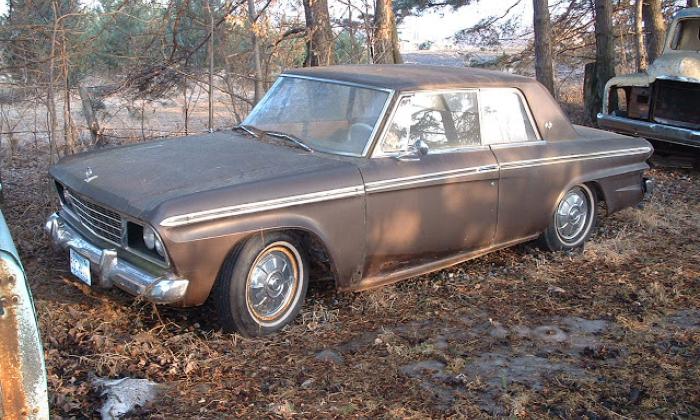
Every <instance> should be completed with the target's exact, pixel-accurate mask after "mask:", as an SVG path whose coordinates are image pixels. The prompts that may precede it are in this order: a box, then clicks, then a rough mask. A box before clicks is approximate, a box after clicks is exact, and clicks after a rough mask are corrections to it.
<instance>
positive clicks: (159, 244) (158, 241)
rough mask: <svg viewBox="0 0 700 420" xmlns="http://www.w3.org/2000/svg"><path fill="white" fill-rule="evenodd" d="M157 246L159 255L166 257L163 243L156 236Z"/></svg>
mask: <svg viewBox="0 0 700 420" xmlns="http://www.w3.org/2000/svg"><path fill="white" fill-rule="evenodd" d="M155 248H156V252H157V253H158V255H160V256H161V257H163V258H165V249H163V243H162V242H161V241H160V239H158V238H156V244H155Z"/></svg>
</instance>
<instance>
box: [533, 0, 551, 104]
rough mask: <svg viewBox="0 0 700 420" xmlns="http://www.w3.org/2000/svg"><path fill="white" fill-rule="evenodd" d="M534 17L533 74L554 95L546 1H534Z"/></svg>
mask: <svg viewBox="0 0 700 420" xmlns="http://www.w3.org/2000/svg"><path fill="white" fill-rule="evenodd" d="M533 7H534V17H535V74H536V75H537V81H539V82H540V83H542V84H543V85H544V86H545V87H546V88H547V89H548V90H549V91H550V92H551V93H552V95H554V71H553V69H552V31H551V22H550V20H549V5H548V1H547V0H534V1H533Z"/></svg>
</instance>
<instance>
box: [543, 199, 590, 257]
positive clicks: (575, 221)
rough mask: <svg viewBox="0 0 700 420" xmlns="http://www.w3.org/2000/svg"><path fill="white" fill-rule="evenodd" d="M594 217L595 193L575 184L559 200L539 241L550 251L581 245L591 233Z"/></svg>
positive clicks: (569, 248) (564, 249)
mask: <svg viewBox="0 0 700 420" xmlns="http://www.w3.org/2000/svg"><path fill="white" fill-rule="evenodd" d="M595 219H596V196H595V193H594V192H593V190H591V189H590V188H589V187H588V186H586V185H577V186H575V187H573V188H571V189H570V190H569V191H567V192H566V194H564V197H562V199H561V201H559V204H558V205H557V210H556V211H555V212H554V215H553V217H552V219H551V222H550V224H549V226H547V230H545V231H544V233H543V234H542V237H541V242H542V244H543V245H544V246H545V247H546V248H547V249H549V250H550V251H566V250H571V249H575V248H578V247H581V246H582V245H583V243H584V242H585V241H586V239H588V237H589V236H590V235H591V232H592V231H593V225H594V221H595Z"/></svg>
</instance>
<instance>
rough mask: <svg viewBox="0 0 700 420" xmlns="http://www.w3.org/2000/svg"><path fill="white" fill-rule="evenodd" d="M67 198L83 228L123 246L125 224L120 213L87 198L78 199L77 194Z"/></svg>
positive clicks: (68, 195)
mask: <svg viewBox="0 0 700 420" xmlns="http://www.w3.org/2000/svg"><path fill="white" fill-rule="evenodd" d="M64 194H65V193H64ZM65 198H66V201H67V202H68V204H69V205H70V208H71V210H73V212H74V213H75V215H76V216H78V219H80V222H81V223H82V224H83V226H85V227H86V228H88V229H89V230H90V231H91V232H92V233H94V234H95V235H97V236H99V237H101V238H103V239H106V240H108V241H110V242H113V243H115V244H117V245H120V244H121V241H122V236H123V223H122V217H121V216H120V215H119V213H116V212H114V211H112V210H109V209H106V208H104V207H102V206H101V205H99V204H97V203H95V202H93V201H90V200H88V199H86V198H83V197H78V196H77V195H76V194H75V193H71V192H69V193H68V194H65Z"/></svg>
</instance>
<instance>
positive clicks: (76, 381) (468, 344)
mask: <svg viewBox="0 0 700 420" xmlns="http://www.w3.org/2000/svg"><path fill="white" fill-rule="evenodd" d="M19 155H20V156H21V157H17V158H15V159H12V160H8V161H6V162H9V163H5V166H4V168H3V174H2V176H3V180H4V181H5V182H4V193H5V208H4V209H3V211H4V213H5V216H6V217H7V219H8V222H9V224H10V226H11V228H12V230H13V234H14V237H15V241H16V243H17V246H18V248H19V251H20V254H21V256H22V258H23V261H24V264H25V268H26V271H27V274H28V276H29V279H30V281H31V286H32V289H33V291H34V294H35V299H36V307H37V310H38V314H39V318H40V323H41V329H42V333H43V337H44V342H45V352H46V361H47V367H48V377H49V390H50V404H51V411H52V413H53V414H55V415H57V416H61V417H70V416H74V417H78V418H82V417H95V416H98V415H99V409H100V406H101V397H100V395H99V393H98V392H97V391H96V390H95V389H94V388H93V386H92V379H93V378H94V377H107V378H120V377H126V376H128V377H134V378H148V379H150V380H152V381H155V382H158V383H160V384H163V387H162V388H161V396H160V398H159V399H158V400H157V401H155V402H153V403H151V404H149V405H147V406H146V407H143V408H141V409H140V411H138V412H136V413H135V414H133V415H134V416H142V415H148V416H152V417H156V418H172V417H174V416H198V417H203V418H216V417H221V416H222V415H236V416H255V417H259V416H273V417H277V416H280V417H287V416H302V417H312V416H313V417H363V416H380V417H412V418H424V417H444V416H469V417H477V416H478V417H487V416H502V415H514V416H524V417H533V418H541V417H567V418H568V417H587V418H591V419H593V418H617V417H623V416H624V417H631V418H644V417H650V416H654V417H664V418H669V417H678V418H685V417H694V416H699V415H700V366H699V363H698V360H700V174H699V173H698V172H693V171H690V170H677V169H656V170H653V171H652V172H651V174H652V176H653V177H655V178H656V180H657V182H658V190H657V192H656V194H655V195H654V197H653V198H652V199H651V200H650V201H649V202H647V203H645V205H644V207H643V208H635V209H628V210H625V211H623V212H621V213H618V214H615V215H613V216H611V217H609V218H605V219H603V220H602V221H601V222H600V224H599V226H598V228H597V230H596V234H595V236H594V238H592V240H591V241H590V242H589V243H588V245H587V246H586V248H585V250H584V251H583V252H577V253H573V254H566V253H545V252H542V251H539V250H538V249H536V248H535V246H534V245H523V246H518V247H516V248H513V249H509V250H504V251H500V252H496V253H494V254H491V255H488V256H486V257H483V258H479V259H477V260H474V261H471V262H467V263H464V264H461V265H458V266H456V267H454V268H452V269H448V270H444V271H441V272H438V273H435V274H431V275H426V276H421V277H417V278H414V279H411V280H408V281H405V282H403V283H400V284H398V285H395V286H391V287H385V288H382V289H378V290H375V291H369V292H364V293H355V294H336V293H335V292H334V291H333V290H331V289H329V288H328V287H326V286H324V285H317V286H314V287H312V288H311V289H310V292H309V297H308V303H307V305H306V306H305V308H304V312H303V314H302V316H300V317H299V319H298V321H297V322H296V323H294V325H292V326H290V327H288V328H287V329H286V331H285V332H283V333H281V334H278V335H275V336H272V337H269V338H264V339H254V340H251V339H244V338H242V337H240V336H238V335H235V334H225V333H222V332H221V331H220V330H219V328H218V326H217V322H216V314H215V313H214V312H213V311H212V310H211V309H210V308H208V307H205V308H196V309H190V310H176V309H168V308H164V307H159V308H158V309H157V310H156V309H155V308H154V307H153V306H151V305H150V304H147V303H144V302H135V301H134V300H133V299H132V298H130V297H128V296H126V295H125V294H122V293H121V292H119V291H115V290H112V291H99V290H91V289H89V288H87V287H84V286H82V285H80V284H79V283H78V282H77V281H75V280H74V279H73V278H72V277H71V276H70V275H69V271H68V263H67V256H66V255H62V254H56V253H53V252H51V251H50V250H49V248H48V244H47V242H46V240H45V239H44V237H43V233H42V231H41V228H40V227H41V226H42V222H43V221H44V219H45V217H46V216H47V215H48V214H49V213H50V212H51V211H53V209H54V206H55V203H54V199H53V198H52V197H51V196H50V195H49V194H48V192H49V191H50V188H49V185H48V181H47V179H46V178H45V176H44V174H45V173H46V162H44V161H43V160H42V159H38V158H37V157H36V156H38V155H40V154H34V153H33V152H32V150H31V149H27V150H24V151H22V153H20V154H19Z"/></svg>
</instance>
